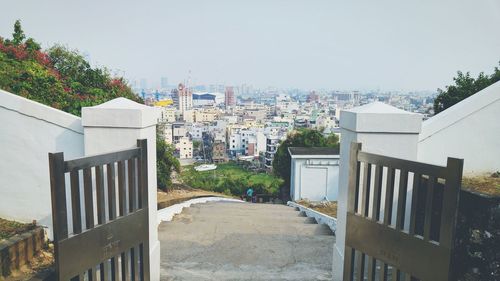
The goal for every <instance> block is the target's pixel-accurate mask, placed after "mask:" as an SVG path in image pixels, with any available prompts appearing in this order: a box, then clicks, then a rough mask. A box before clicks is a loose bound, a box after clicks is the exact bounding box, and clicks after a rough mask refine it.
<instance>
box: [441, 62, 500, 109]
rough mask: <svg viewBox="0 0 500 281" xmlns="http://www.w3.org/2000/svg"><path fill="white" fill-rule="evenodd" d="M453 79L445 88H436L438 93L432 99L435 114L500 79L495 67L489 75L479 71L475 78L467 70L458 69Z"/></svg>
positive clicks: (498, 71)
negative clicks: (463, 71) (452, 82)
mask: <svg viewBox="0 0 500 281" xmlns="http://www.w3.org/2000/svg"><path fill="white" fill-rule="evenodd" d="M453 81H454V82H455V85H450V86H446V90H441V89H438V93H439V94H438V96H437V97H436V99H435V100H434V113H435V114H438V113H440V112H441V111H443V110H445V109H447V108H449V107H451V106H453V105H455V104H456V103H458V102H460V101H462V100H464V99H466V98H468V97H470V96H472V95H474V94H475V93H477V92H479V91H481V90H482V89H484V88H486V87H488V86H490V85H492V84H493V83H495V82H497V81H500V70H499V69H498V67H495V69H494V72H493V74H491V75H485V74H484V73H483V72H481V73H479V75H478V77H477V78H476V79H474V78H473V77H471V76H470V73H469V72H467V73H465V74H464V73H462V72H461V71H458V72H457V77H454V78H453Z"/></svg>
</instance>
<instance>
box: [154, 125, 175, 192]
mask: <svg viewBox="0 0 500 281" xmlns="http://www.w3.org/2000/svg"><path fill="white" fill-rule="evenodd" d="M159 131H160V130H158V129H157V130H156V173H157V175H156V177H157V187H158V188H160V189H162V190H165V191H166V190H168V187H169V186H171V185H172V173H173V172H174V171H175V172H177V173H180V170H181V164H180V163H179V160H178V159H177V158H175V157H174V151H175V148H174V147H173V146H171V145H169V144H167V143H166V142H165V140H164V139H163V138H162V137H161V135H160V134H159V133H158V132H159Z"/></svg>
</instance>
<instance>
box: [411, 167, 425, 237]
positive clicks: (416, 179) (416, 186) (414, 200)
mask: <svg viewBox="0 0 500 281" xmlns="http://www.w3.org/2000/svg"><path fill="white" fill-rule="evenodd" d="M421 180H422V175H421V174H417V173H415V174H413V191H412V193H411V211H410V228H409V233H410V234H411V235H413V234H415V230H416V227H417V226H416V223H417V204H418V196H419V193H420V185H421Z"/></svg>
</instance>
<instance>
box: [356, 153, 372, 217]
mask: <svg viewBox="0 0 500 281" xmlns="http://www.w3.org/2000/svg"><path fill="white" fill-rule="evenodd" d="M371 173H372V169H371V164H369V163H365V166H364V168H363V191H362V193H361V209H360V212H359V213H360V214H361V215H362V216H364V217H367V216H368V204H369V202H370V201H369V200H370V183H371Z"/></svg>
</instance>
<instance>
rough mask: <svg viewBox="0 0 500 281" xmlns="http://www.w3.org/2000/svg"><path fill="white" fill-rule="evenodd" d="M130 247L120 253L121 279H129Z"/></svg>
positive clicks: (128, 280) (124, 280)
mask: <svg viewBox="0 0 500 281" xmlns="http://www.w3.org/2000/svg"><path fill="white" fill-rule="evenodd" d="M130 265H131V264H130V249H127V250H126V251H125V252H123V253H122V264H121V266H122V268H121V269H122V280H123V281H130V279H131V278H130Z"/></svg>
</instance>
